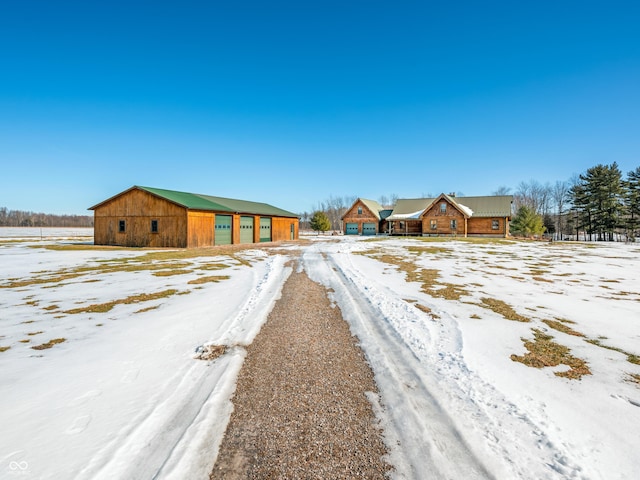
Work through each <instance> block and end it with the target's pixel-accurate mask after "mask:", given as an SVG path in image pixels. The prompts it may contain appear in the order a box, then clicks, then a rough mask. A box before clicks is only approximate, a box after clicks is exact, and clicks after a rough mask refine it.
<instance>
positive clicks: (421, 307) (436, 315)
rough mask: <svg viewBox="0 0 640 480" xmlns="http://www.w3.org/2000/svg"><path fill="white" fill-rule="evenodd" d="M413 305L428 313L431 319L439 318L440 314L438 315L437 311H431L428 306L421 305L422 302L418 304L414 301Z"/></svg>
mask: <svg viewBox="0 0 640 480" xmlns="http://www.w3.org/2000/svg"><path fill="white" fill-rule="evenodd" d="M415 307H416V308H417V309H418V310H420V311H422V312H424V313H426V314H427V315H429V316H430V317H431V318H433V319H435V320H437V319H439V318H440V315H438V314H437V313H433V310H431V309H430V308H429V307H427V306H426V305H422V304H420V303H416V304H415Z"/></svg>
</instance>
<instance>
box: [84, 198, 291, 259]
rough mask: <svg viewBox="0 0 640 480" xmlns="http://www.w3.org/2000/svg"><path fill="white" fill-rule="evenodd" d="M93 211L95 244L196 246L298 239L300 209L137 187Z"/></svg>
mask: <svg viewBox="0 0 640 480" xmlns="http://www.w3.org/2000/svg"><path fill="white" fill-rule="evenodd" d="M89 210H93V212H94V243H95V244H96V245H118V246H127V247H177V248H195V247H207V246H213V245H231V244H240V243H259V242H272V241H279V240H297V239H298V234H299V218H298V216H297V215H296V214H295V213H291V212H288V211H286V210H282V209H280V208H277V207H274V206H272V205H269V204H266V203H257V202H250V201H246V200H235V199H231V198H223V197H213V196H210V195H201V194H195V193H187V192H177V191H173V190H164V189H160V188H150V187H140V186H133V187H131V188H129V189H128V190H125V191H124V192H121V193H119V194H117V195H115V196H113V197H111V198H109V199H107V200H105V201H103V202H100V203H98V204H97V205H94V206H93V207H91V208H90V209H89Z"/></svg>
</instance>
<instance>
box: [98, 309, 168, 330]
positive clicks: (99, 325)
mask: <svg viewBox="0 0 640 480" xmlns="http://www.w3.org/2000/svg"><path fill="white" fill-rule="evenodd" d="M158 308H160V305H154V306H153V307H147V308H141V309H140V310H136V311H135V312H133V313H144V312H148V311H150V310H156V309H158ZM101 326H102V324H98V327H101Z"/></svg>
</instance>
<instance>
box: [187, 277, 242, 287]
mask: <svg viewBox="0 0 640 480" xmlns="http://www.w3.org/2000/svg"><path fill="white" fill-rule="evenodd" d="M230 278H231V277H230V276H229V275H211V276H209V277H199V278H196V279H194V280H189V281H188V282H187V283H188V284H189V285H200V284H203V283H212V282H213V283H217V282H221V281H222V280H229V279H230Z"/></svg>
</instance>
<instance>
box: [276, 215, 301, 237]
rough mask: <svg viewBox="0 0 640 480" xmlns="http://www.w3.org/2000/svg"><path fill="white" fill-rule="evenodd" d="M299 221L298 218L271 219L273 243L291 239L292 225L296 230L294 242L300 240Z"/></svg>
mask: <svg viewBox="0 0 640 480" xmlns="http://www.w3.org/2000/svg"><path fill="white" fill-rule="evenodd" d="M299 223H300V222H299V220H298V219H297V218H287V217H271V241H273V242H277V241H280V240H290V239H291V224H293V228H294V231H293V232H294V237H293V238H294V240H298V238H299V236H298V235H299V228H300V225H299Z"/></svg>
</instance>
